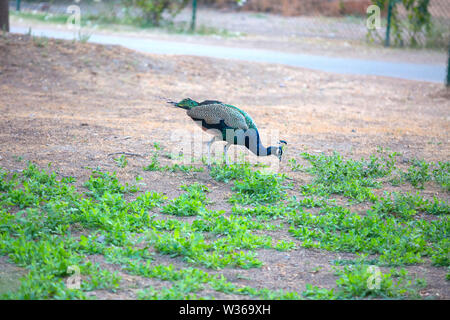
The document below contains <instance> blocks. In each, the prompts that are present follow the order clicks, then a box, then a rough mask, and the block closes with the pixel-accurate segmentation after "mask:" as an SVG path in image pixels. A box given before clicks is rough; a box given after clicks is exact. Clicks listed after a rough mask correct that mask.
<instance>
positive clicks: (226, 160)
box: [223, 143, 231, 166]
mask: <svg viewBox="0 0 450 320" xmlns="http://www.w3.org/2000/svg"><path fill="white" fill-rule="evenodd" d="M230 146H231V145H230V144H229V143H227V144H226V145H225V146H224V147H223V153H224V154H225V163H226V164H227V166H228V165H230V162H229V161H228V155H227V151H228V148H229V147H230Z"/></svg>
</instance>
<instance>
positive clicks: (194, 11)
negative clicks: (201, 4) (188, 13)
mask: <svg viewBox="0 0 450 320" xmlns="http://www.w3.org/2000/svg"><path fill="white" fill-rule="evenodd" d="M196 19H197V0H192V20H191V31H194V30H195V20H196Z"/></svg>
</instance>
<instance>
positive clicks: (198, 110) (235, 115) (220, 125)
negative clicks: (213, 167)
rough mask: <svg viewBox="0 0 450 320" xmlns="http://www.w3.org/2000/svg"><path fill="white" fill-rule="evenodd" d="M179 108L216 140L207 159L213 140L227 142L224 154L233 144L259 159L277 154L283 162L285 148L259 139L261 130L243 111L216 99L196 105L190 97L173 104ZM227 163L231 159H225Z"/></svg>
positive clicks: (281, 142)
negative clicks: (267, 145) (266, 145)
mask: <svg viewBox="0 0 450 320" xmlns="http://www.w3.org/2000/svg"><path fill="white" fill-rule="evenodd" d="M170 103H171V104H173V105H175V106H176V107H179V108H183V109H186V110H187V115H188V116H189V117H191V118H192V120H194V121H196V122H197V123H198V124H199V125H200V126H201V127H202V129H203V130H205V131H206V130H209V131H208V132H209V133H212V134H214V138H213V139H212V140H211V141H210V142H209V143H208V159H209V161H210V147H211V144H212V143H213V142H214V141H226V142H227V144H226V145H225V148H224V152H225V157H226V152H227V150H228V147H229V146H230V145H232V144H235V145H243V146H245V147H247V148H248V149H249V150H250V151H252V152H253V153H254V154H256V155H257V156H269V155H277V156H278V157H279V159H280V161H281V155H282V153H283V149H282V146H281V144H286V142H285V141H280V145H278V146H270V147H267V148H266V147H264V146H262V143H261V139H260V137H259V132H258V128H257V127H256V124H255V123H254V121H253V119H252V118H251V117H250V116H249V115H248V114H247V113H246V112H245V111H243V110H241V109H239V108H237V107H235V106H233V105H229V104H225V103H222V102H220V101H217V100H205V101H203V102H197V101H194V100H192V99H190V98H187V99H183V100H181V101H180V102H170ZM226 160H227V163H228V158H227V157H226Z"/></svg>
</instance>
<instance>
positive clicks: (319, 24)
mask: <svg viewBox="0 0 450 320" xmlns="http://www.w3.org/2000/svg"><path fill="white" fill-rule="evenodd" d="M198 2H199V7H200V8H201V9H200V11H199V13H198V14H197V19H198V20H199V22H200V23H201V24H202V25H206V26H210V27H214V28H218V29H222V30H229V31H231V32H237V33H246V34H270V33H272V34H275V33H277V34H278V35H280V36H284V35H289V36H297V37H319V38H330V39H343V40H351V41H364V42H372V43H376V44H379V45H390V46H396V47H418V48H430V49H435V50H445V51H446V50H447V49H448V47H449V43H450V0H416V1H413V2H414V3H415V4H416V5H420V3H422V4H425V5H426V13H423V14H417V12H419V13H420V10H422V9H423V8H422V9H421V8H420V7H415V8H413V9H411V8H407V7H406V6H405V4H404V3H408V1H402V0H280V1H271V0H247V1H240V3H241V4H242V5H238V4H237V1H236V0H198ZM409 2H411V1H409ZM374 4H375V5H378V7H379V8H380V10H379V12H377V11H376V10H375V11H373V10H372V11H369V13H368V8H369V6H371V5H374ZM389 4H391V13H389V12H388V11H389ZM70 5H78V6H79V7H80V8H81V12H82V14H83V17H84V18H86V19H89V18H91V19H92V20H93V21H94V23H95V21H103V22H108V21H109V22H111V23H121V22H124V21H128V22H129V23H132V21H134V20H133V19H127V17H128V18H129V17H130V16H133V15H137V14H138V12H137V11H134V12H133V11H130V10H128V9H125V8H124V6H123V4H122V2H121V1H120V0H116V1H105V0H103V1H101V0H100V1H99V0H97V1H96V0H80V1H78V2H77V1H65V0H61V1H59V0H50V1H45V2H42V1H32V0H28V1H20V0H15V1H10V7H11V11H15V12H16V10H18V9H20V11H21V13H22V14H27V13H28V14H33V13H34V14H46V15H47V18H45V17H44V18H43V19H50V20H51V19H55V17H52V15H60V16H63V15H68V12H67V8H68V7H69V6H70ZM202 8H203V9H202ZM204 8H206V9H204ZM208 8H209V9H211V10H208ZM214 9H215V10H214ZM217 9H219V10H220V11H219V12H218V13H217V12H216V13H215V15H214V13H213V11H217ZM372 9H373V7H372ZM202 10H203V11H202ZM233 12H235V13H243V12H246V13H251V15H250V18H247V21H249V19H250V20H251V18H257V17H258V15H259V16H260V17H263V16H264V15H267V14H268V13H274V14H278V15H282V16H284V17H286V18H285V19H284V20H283V22H280V23H279V25H276V24H275V23H274V24H272V25H265V21H264V20H263V19H261V21H260V22H261V23H260V24H259V26H257V27H252V26H251V25H249V24H248V25H246V23H245V21H233V19H231V18H229V15H230V13H233ZM221 13H223V14H225V16H226V17H225V18H221V17H220V14H221ZM378 13H379V15H378ZM13 14H14V13H13ZM205 15H213V16H212V17H211V18H208V17H205ZM191 17H192V14H191V7H190V5H188V7H187V8H185V10H183V11H182V12H181V13H180V14H179V15H178V16H177V17H175V18H173V17H169V16H166V18H167V19H169V18H170V19H172V20H173V21H174V22H175V23H180V24H183V25H186V26H187V25H190V23H191V21H190V19H191ZM388 17H389V19H388ZM227 19H228V20H227ZM237 19H241V20H242V19H244V18H242V17H237ZM244 20H245V19H244ZM275 21H276V20H275ZM280 21H281V20H280ZM388 28H389V33H387V32H386V31H387V29H388ZM387 38H388V39H387ZM387 40H389V41H387Z"/></svg>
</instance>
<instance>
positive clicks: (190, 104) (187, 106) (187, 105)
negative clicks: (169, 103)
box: [177, 98, 198, 109]
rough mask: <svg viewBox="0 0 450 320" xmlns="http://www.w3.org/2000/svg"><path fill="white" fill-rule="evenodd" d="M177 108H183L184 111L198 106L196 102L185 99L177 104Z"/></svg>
mask: <svg viewBox="0 0 450 320" xmlns="http://www.w3.org/2000/svg"><path fill="white" fill-rule="evenodd" d="M177 106H178V107H181V108H185V109H190V108H193V107H195V106H198V102H197V101H194V100H192V99H191V98H186V99H183V100H181V101H180V102H178V103H177Z"/></svg>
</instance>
